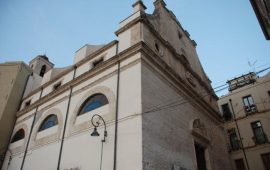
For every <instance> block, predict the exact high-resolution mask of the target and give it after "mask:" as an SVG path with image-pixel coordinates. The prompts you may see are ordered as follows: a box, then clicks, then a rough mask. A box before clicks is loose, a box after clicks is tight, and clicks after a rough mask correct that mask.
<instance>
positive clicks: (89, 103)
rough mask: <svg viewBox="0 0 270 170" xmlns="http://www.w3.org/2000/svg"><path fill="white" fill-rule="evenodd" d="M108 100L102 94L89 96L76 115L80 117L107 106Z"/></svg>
mask: <svg viewBox="0 0 270 170" xmlns="http://www.w3.org/2000/svg"><path fill="white" fill-rule="evenodd" d="M108 103H109V102H108V99H107V97H106V96H104V95H103V94H100V93H98V94H94V95H92V96H90V97H89V98H88V99H87V100H86V101H85V102H84V103H83V105H82V106H81V109H80V111H79V113H78V115H82V114H84V113H86V112H90V111H92V110H95V109H97V108H99V107H101V106H104V105H106V104H108Z"/></svg>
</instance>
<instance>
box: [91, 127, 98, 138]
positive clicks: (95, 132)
mask: <svg viewBox="0 0 270 170" xmlns="http://www.w3.org/2000/svg"><path fill="white" fill-rule="evenodd" d="M91 136H99V133H98V132H97V128H96V127H95V128H94V131H93V132H92V133H91Z"/></svg>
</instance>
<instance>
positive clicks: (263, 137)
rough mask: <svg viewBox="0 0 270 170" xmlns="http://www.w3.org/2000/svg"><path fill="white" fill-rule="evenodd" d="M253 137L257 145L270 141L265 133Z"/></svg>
mask: <svg viewBox="0 0 270 170" xmlns="http://www.w3.org/2000/svg"><path fill="white" fill-rule="evenodd" d="M252 139H253V141H254V143H255V144H256V145H261V144H265V143H268V139H267V136H266V134H265V133H263V134H260V135H256V136H253V137H252Z"/></svg>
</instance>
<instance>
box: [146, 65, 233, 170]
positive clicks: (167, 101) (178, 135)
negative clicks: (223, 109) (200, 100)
mask: <svg viewBox="0 0 270 170" xmlns="http://www.w3.org/2000/svg"><path fill="white" fill-rule="evenodd" d="M160 89H162V90H160ZM142 94H143V95H142V103H143V113H144V114H143V116H142V127H143V132H142V134H143V167H144V169H145V170H163V169H169V168H171V167H172V166H173V165H175V166H177V167H179V168H180V167H182V168H186V169H188V170H195V169H196V168H197V163H196V155H195V149H194V143H195V142H197V143H200V144H202V145H203V146H204V147H205V148H206V150H205V156H206V163H207V166H208V169H213V170H214V169H216V170H218V169H230V163H229V160H228V159H227V158H228V153H227V148H226V144H225V142H224V141H225V137H224V133H223V129H222V128H221V127H220V124H219V123H218V122H216V121H215V120H213V118H211V117H210V116H209V115H207V113H206V111H204V110H203V109H201V108H200V107H199V106H198V105H197V104H196V103H192V99H189V98H187V97H185V95H184V92H179V91H178V90H176V89H175V88H174V87H173V86H172V85H171V84H169V83H168V81H167V80H165V79H164V78H163V77H162V76H161V75H160V74H157V73H154V71H153V70H152V68H150V67H149V66H147V65H146V64H143V65H142ZM195 119H200V121H201V122H202V123H203V124H204V125H205V128H204V129H206V132H207V135H206V137H205V138H206V139H207V140H205V139H204V138H202V139H201V138H198V137H197V136H194V135H193V134H192V126H191V125H192V122H193V121H194V120H195ZM206 141H208V142H206Z"/></svg>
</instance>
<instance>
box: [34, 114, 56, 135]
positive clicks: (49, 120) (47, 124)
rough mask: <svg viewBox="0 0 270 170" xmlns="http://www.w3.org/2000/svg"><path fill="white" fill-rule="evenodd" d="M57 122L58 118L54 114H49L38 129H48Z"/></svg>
mask: <svg viewBox="0 0 270 170" xmlns="http://www.w3.org/2000/svg"><path fill="white" fill-rule="evenodd" d="M57 124H58V119H57V116H56V115H49V116H48V117H47V118H46V119H45V120H44V121H43V122H42V124H41V125H40V127H39V129H38V131H39V132H40V131H43V130H45V129H49V128H51V127H53V126H56V125H57Z"/></svg>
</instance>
